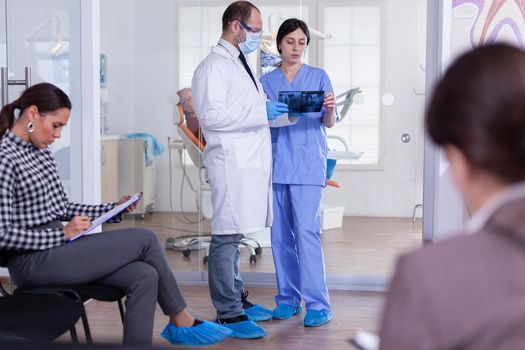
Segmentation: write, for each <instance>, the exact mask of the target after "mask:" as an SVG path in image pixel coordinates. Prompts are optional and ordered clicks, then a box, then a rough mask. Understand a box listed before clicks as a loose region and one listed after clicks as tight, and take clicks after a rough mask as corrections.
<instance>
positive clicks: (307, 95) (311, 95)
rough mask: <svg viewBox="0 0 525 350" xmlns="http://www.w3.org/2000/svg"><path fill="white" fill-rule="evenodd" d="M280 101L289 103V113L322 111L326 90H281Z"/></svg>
mask: <svg viewBox="0 0 525 350" xmlns="http://www.w3.org/2000/svg"><path fill="white" fill-rule="evenodd" d="M279 102H284V103H286V104H287V105H288V108H289V111H288V114H294V113H310V112H320V111H321V108H323V102H324V91H279Z"/></svg>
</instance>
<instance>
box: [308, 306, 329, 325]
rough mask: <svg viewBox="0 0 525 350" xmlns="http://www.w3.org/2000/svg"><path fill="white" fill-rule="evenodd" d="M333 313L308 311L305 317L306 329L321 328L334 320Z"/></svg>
mask: <svg viewBox="0 0 525 350" xmlns="http://www.w3.org/2000/svg"><path fill="white" fill-rule="evenodd" d="M332 318H333V316H332V313H331V312H330V311H328V310H308V311H307V312H306V316H304V325H305V326H306V327H319V326H322V325H324V324H327V323H328V322H330V321H331V320H332Z"/></svg>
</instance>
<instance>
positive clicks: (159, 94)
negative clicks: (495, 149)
mask: <svg viewBox="0 0 525 350" xmlns="http://www.w3.org/2000/svg"><path fill="white" fill-rule="evenodd" d="M226 6H227V4H225V3H224V2H222V1H190V0H180V1H171V2H166V1H160V0H155V1H151V0H148V1H147V0H132V1H130V0H105V1H102V2H101V53H102V57H103V59H104V62H105V67H106V70H105V71H104V76H105V81H104V83H102V85H101V90H102V94H101V95H102V100H101V106H104V108H103V113H102V115H101V116H100V117H101V122H102V124H103V127H102V128H101V132H102V133H103V145H104V143H111V142H116V143H119V144H120V143H125V142H130V141H128V139H129V138H130V137H134V136H133V134H135V136H137V137H139V136H138V135H137V134H139V133H140V134H150V135H151V136H152V137H153V138H154V139H155V140H156V141H157V142H158V143H160V144H161V145H162V146H163V147H164V151H163V152H159V153H158V154H157V155H156V156H155V155H151V159H150V161H151V163H150V164H152V166H153V168H152V169H154V172H153V174H154V175H153V179H154V184H150V185H149V186H153V187H152V188H153V189H154V190H153V192H152V193H153V196H154V198H152V200H151V201H150V203H147V204H148V206H147V207H146V208H145V209H144V210H143V211H141V212H140V215H138V216H136V217H135V218H133V219H131V218H130V222H129V224H130V225H139V226H144V227H149V228H151V229H153V230H154V231H156V232H157V234H158V235H159V238H160V239H161V241H162V242H163V243H164V244H165V246H166V254H167V256H168V259H169V260H170V263H171V264H172V267H173V269H174V271H175V273H176V274H178V275H179V276H180V277H181V278H182V279H183V280H184V279H186V280H191V281H195V280H198V281H205V280H206V273H207V261H206V255H207V245H208V241H209V238H210V237H209V236H210V234H211V214H212V211H211V192H210V189H209V185H208V184H207V181H206V171H205V169H204V168H203V164H202V158H201V152H202V149H199V146H196V145H198V144H199V143H198V142H195V139H194V140H193V141H191V140H189V139H188V134H187V133H186V134H185V131H184V127H186V128H188V129H190V128H191V127H192V125H191V124H192V123H193V122H192V121H191V117H190V116H189V115H187V114H186V113H185V111H184V108H183V107H189V105H190V104H189V101H191V99H190V97H189V95H187V94H186V92H185V90H184V89H185V88H189V87H190V86H191V79H192V76H193V72H194V70H195V68H196V67H197V65H198V64H199V63H200V62H201V60H202V59H204V57H206V55H208V54H209V52H210V49H211V48H212V47H213V46H214V45H216V43H217V41H218V40H219V38H220V35H221V16H222V13H223V12H224V10H225V8H226ZM257 6H258V7H259V8H260V10H261V13H262V17H263V23H264V25H263V31H264V32H263V37H262V39H263V40H262V41H263V44H262V45H261V47H260V48H259V49H258V50H256V51H255V52H254V53H252V54H249V55H247V59H248V63H249V64H251V65H252V67H253V69H254V71H255V72H256V75H257V77H258V78H260V77H261V76H262V74H265V73H267V72H268V71H270V70H272V69H276V68H278V67H277V66H276V64H278V62H279V56H278V53H277V52H276V49H275V48H276V46H275V36H276V33H277V30H278V29H279V26H280V25H281V23H282V22H283V21H284V20H285V19H287V18H290V17H297V18H301V19H303V20H304V21H305V22H306V23H307V24H308V26H309V28H310V33H311V41H310V45H309V47H308V49H307V50H306V52H305V54H304V56H303V57H302V62H303V63H306V64H309V65H311V66H315V67H320V68H322V69H324V70H325V71H326V72H327V74H328V75H329V77H330V79H331V81H332V85H333V87H334V90H335V94H336V96H338V101H337V102H338V103H339V107H338V108H339V110H340V112H341V117H342V118H341V120H340V122H338V123H337V124H336V125H335V126H334V127H333V128H331V129H328V130H327V136H328V143H329V148H330V152H329V158H332V159H336V160H337V165H336V168H335V172H334V174H333V178H332V179H331V180H333V181H334V182H336V183H338V184H339V188H336V187H333V186H327V187H326V188H325V189H324V190H323V200H322V208H321V213H320V214H321V216H322V227H323V234H322V241H323V247H324V255H325V263H326V271H327V276H328V283H329V285H331V286H340V287H342V288H354V287H355V288H382V287H384V286H385V283H386V280H387V278H388V276H389V275H390V273H391V271H392V269H393V266H394V262H395V259H396V258H397V256H398V255H399V254H400V253H402V252H404V251H407V250H409V249H412V248H415V247H419V246H421V242H422V235H421V215H422V210H421V206H422V204H421V203H422V188H423V172H422V168H423V134H424V133H423V109H424V100H425V98H424V91H425V69H426V60H425V49H426V37H425V33H426V1H425V0H418V1H415V2H414V1H408V0H388V1H387V0H374V1H359V0H349V1H322V0H317V1H314V0H311V1H304V0H303V1H295V0H292V1H288V2H281V3H279V4H276V3H275V2H274V1H265V0H262V1H259V2H258V3H257ZM178 91H179V94H180V96H179V95H177V92H178ZM177 104H179V105H180V107H181V108H182V109H179V107H178V106H177ZM197 117H198V116H197ZM197 119H198V118H197ZM190 132H191V130H190ZM143 136H144V135H143ZM194 136H195V138H196V139H198V138H199V134H198V133H196V134H195V135H194ZM197 141H202V140H197ZM145 147H149V146H145ZM195 147H197V148H195ZM117 154H118V159H119V161H118V162H117V163H118V164H120V159H121V158H122V159H124V157H126V156H129V155H130V153H129V152H128V151H126V149H125V148H118V152H117ZM132 157H133V158H134V159H135V161H136V162H139V163H140V164H142V163H141V162H143V161H142V160H141V159H142V158H143V154H133V155H132ZM126 164H129V162H128V163H126ZM133 169H135V170H130V169H129V168H126V167H120V165H119V167H118V169H116V171H117V173H118V174H117V175H116V177H113V179H121V178H122V177H124V176H128V175H129V174H133V176H134V177H135V178H136V179H137V181H136V187H135V188H136V189H141V188H146V187H145V186H146V183H145V182H144V181H143V178H141V176H142V175H140V174H142V171H143V170H144V167H142V166H140V167H139V169H141V170H140V171H139V172H135V171H136V168H135V167H134V168H133ZM109 178H111V177H109ZM103 183H104V180H103ZM149 204H152V205H149ZM298 234H299V233H298ZM247 237H248V238H250V239H251V241H250V242H248V241H247V242H246V243H247V245H248V246H244V245H243V246H242V247H241V257H240V259H241V273H242V275H243V278H244V279H245V281H247V282H251V283H257V284H274V283H275V276H274V273H275V268H274V261H273V257H272V249H271V239H270V230H264V231H261V232H255V233H250V234H248V235H247Z"/></svg>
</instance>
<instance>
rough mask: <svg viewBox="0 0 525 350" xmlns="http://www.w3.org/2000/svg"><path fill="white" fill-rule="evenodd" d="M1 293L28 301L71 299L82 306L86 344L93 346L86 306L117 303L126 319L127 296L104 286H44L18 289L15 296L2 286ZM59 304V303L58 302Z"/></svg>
mask: <svg viewBox="0 0 525 350" xmlns="http://www.w3.org/2000/svg"><path fill="white" fill-rule="evenodd" d="M0 293H2V294H3V295H4V296H8V297H9V296H13V297H18V296H23V297H24V298H26V299H28V297H30V296H35V295H38V296H39V297H40V296H43V295H53V296H56V297H61V298H65V299H69V300H72V301H74V302H75V303H76V304H77V305H80V306H81V310H80V318H81V320H82V326H83V329H84V334H85V337H86V343H88V344H92V343H93V338H92V336H91V329H90V327H89V322H88V318H87V313H86V309H85V307H84V306H85V305H86V304H87V303H88V302H89V301H91V300H99V301H108V302H112V301H116V302H117V304H118V308H119V312H120V317H121V319H122V321H124V317H125V309H124V303H123V301H122V299H123V298H124V296H125V294H124V292H123V291H122V290H120V289H118V288H115V287H111V286H107V285H102V284H96V283H92V284H82V285H65V286H43V287H23V288H18V289H16V290H15V291H14V293H13V295H9V293H8V292H7V291H6V290H5V289H4V288H3V286H1V284H0ZM57 303H58V302H57ZM71 337H72V339H73V342H77V336H76V332H74V327H73V331H72V332H71Z"/></svg>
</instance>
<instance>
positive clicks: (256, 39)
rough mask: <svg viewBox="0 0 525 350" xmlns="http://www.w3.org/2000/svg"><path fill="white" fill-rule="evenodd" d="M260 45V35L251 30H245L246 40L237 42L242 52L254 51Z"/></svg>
mask: <svg viewBox="0 0 525 350" xmlns="http://www.w3.org/2000/svg"><path fill="white" fill-rule="evenodd" d="M259 45H261V35H260V34H255V33H252V32H246V41H244V42H243V43H241V42H240V43H239V48H240V49H241V51H242V53H243V54H246V55H247V54H249V53H251V52H254V51H255V50H257V49H258V48H259Z"/></svg>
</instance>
